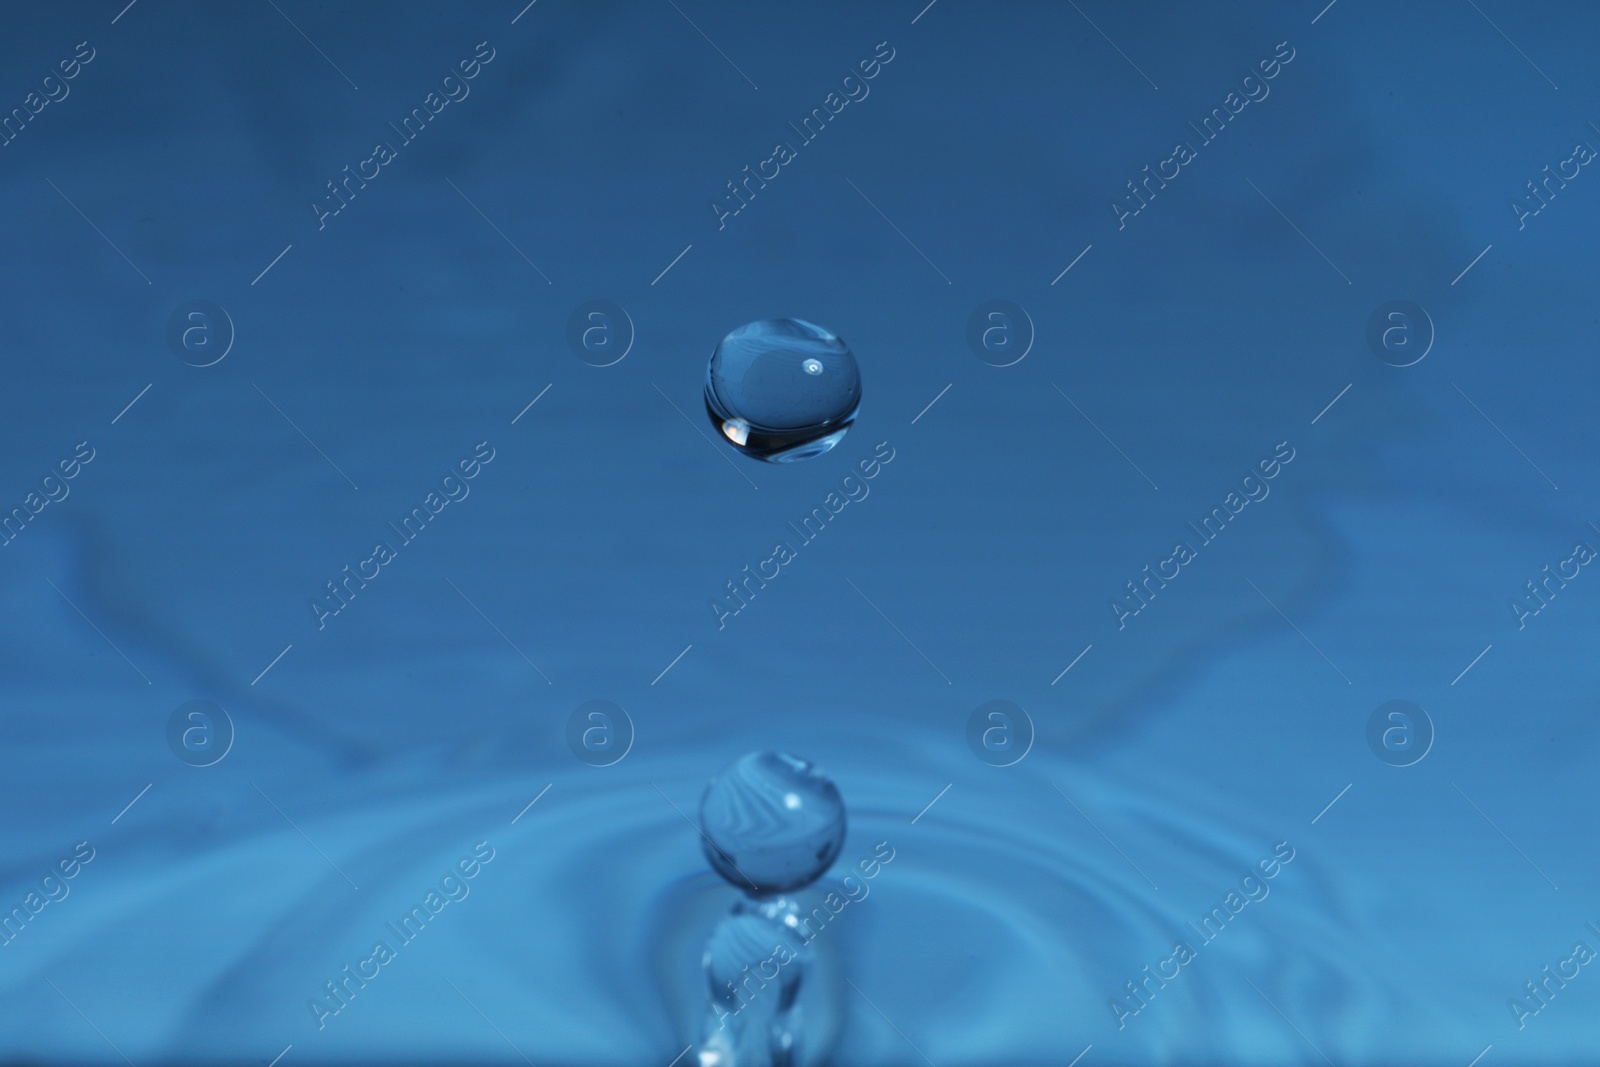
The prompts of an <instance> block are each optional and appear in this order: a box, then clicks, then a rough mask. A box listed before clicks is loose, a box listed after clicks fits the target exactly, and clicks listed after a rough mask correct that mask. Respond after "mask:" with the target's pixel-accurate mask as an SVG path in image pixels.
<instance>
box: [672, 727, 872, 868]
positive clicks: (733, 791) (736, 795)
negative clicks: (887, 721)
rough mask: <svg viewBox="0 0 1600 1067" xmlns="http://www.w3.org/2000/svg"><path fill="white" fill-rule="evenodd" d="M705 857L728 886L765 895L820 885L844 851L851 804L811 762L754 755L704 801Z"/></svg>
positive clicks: (720, 778)
mask: <svg viewBox="0 0 1600 1067" xmlns="http://www.w3.org/2000/svg"><path fill="white" fill-rule="evenodd" d="M700 825H701V829H702V830H703V831H704V833H705V842H704V849H705V854H706V859H707V860H709V861H710V862H711V866H713V867H714V868H716V870H717V873H718V874H720V875H722V877H723V878H725V879H727V880H728V882H729V884H731V885H734V886H737V887H738V888H740V889H744V890H746V891H748V892H754V893H759V894H768V893H785V892H788V891H789V890H792V889H799V888H800V887H802V886H806V885H809V884H811V883H812V882H814V881H816V880H817V879H818V878H820V877H821V876H822V874H823V873H824V872H825V871H827V869H828V868H829V867H830V866H832V865H833V861H834V860H835V859H837V858H838V856H839V850H840V849H841V848H843V847H844V832H845V811H844V799H843V798H842V797H841V796H840V795H839V789H838V787H837V786H835V785H834V784H833V782H832V780H830V779H829V778H828V776H827V775H825V774H823V773H822V771H821V770H819V769H818V768H817V767H816V765H815V764H813V763H811V761H809V760H804V759H800V758H799V757H796V756H788V755H784V754H783V753H780V752H752V753H750V754H749V755H747V756H742V757H740V758H739V759H738V760H736V761H735V762H734V763H733V765H732V766H730V767H729V768H728V769H727V770H725V771H723V772H722V773H721V774H719V775H717V776H716V777H715V778H713V779H712V780H711V784H710V785H708V786H706V791H705V795H704V796H703V797H701V799H700Z"/></svg>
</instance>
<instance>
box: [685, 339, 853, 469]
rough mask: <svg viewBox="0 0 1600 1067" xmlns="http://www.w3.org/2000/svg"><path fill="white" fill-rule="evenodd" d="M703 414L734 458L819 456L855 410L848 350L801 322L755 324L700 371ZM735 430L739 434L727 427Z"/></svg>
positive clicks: (773, 460) (846, 426)
mask: <svg viewBox="0 0 1600 1067" xmlns="http://www.w3.org/2000/svg"><path fill="white" fill-rule="evenodd" d="M705 399H706V412H707V414H709V415H710V416H711V422H712V425H714V426H716V427H717V429H718V430H719V431H720V432H721V433H722V435H723V436H724V437H726V438H727V439H728V440H729V441H731V442H732V443H733V444H734V446H735V447H737V448H738V449H739V451H741V452H743V453H744V454H745V455H747V456H750V457H751V458H753V459H760V460H765V461H767V462H768V463H792V462H794V461H795V460H800V459H810V458H811V457H812V456H820V455H822V453H824V452H826V451H828V449H830V448H832V447H833V446H834V445H836V444H838V443H839V441H840V439H841V438H843V437H844V435H845V431H847V430H848V429H849V428H850V426H851V424H852V423H854V422H855V419H856V412H857V411H858V410H859V409H860V407H861V372H860V370H859V368H857V366H856V357H855V356H854V355H853V354H852V353H851V351H850V349H849V346H847V345H846V344H845V343H844V342H843V341H842V340H840V339H839V338H838V337H837V336H836V335H835V334H833V333H831V332H829V331H828V330H825V329H823V328H822V327H821V326H818V325H816V324H815V323H810V322H806V321H804V320H802V319H763V320H762V321H760V322H752V323H748V324H746V325H744V326H741V327H739V328H738V329H737V330H734V331H733V332H732V333H730V334H728V336H726V337H724V338H723V339H722V343H721V344H719V345H717V350H716V351H715V352H713V353H712V355H711V362H710V364H709V366H708V367H707V368H706V398H705ZM734 423H737V424H738V425H739V427H740V430H739V433H737V434H735V433H734V432H732V431H731V430H730V429H729V427H730V424H734Z"/></svg>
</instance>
